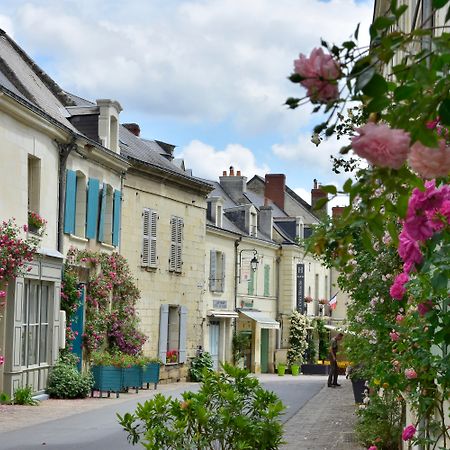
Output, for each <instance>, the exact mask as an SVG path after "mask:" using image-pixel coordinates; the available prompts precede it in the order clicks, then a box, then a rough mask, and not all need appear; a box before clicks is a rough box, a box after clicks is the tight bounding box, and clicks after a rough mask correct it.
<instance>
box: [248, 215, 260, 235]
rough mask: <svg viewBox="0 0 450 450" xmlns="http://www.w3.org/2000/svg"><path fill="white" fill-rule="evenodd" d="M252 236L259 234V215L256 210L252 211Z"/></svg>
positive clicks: (250, 231) (250, 232)
mask: <svg viewBox="0 0 450 450" xmlns="http://www.w3.org/2000/svg"><path fill="white" fill-rule="evenodd" d="M249 234H250V236H254V237H256V236H257V235H258V215H257V214H256V212H254V211H252V212H251V213H250V230H249Z"/></svg>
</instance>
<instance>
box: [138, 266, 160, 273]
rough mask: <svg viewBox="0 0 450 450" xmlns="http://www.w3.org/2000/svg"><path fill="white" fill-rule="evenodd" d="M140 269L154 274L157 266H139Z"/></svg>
mask: <svg viewBox="0 0 450 450" xmlns="http://www.w3.org/2000/svg"><path fill="white" fill-rule="evenodd" d="M141 269H142V270H144V271H145V272H155V271H156V269H158V266H141Z"/></svg>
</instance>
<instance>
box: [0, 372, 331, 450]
mask: <svg viewBox="0 0 450 450" xmlns="http://www.w3.org/2000/svg"><path fill="white" fill-rule="evenodd" d="M259 378H260V380H261V382H262V384H263V385H264V387H265V388H266V389H269V390H272V391H274V392H275V393H277V394H278V395H279V397H280V398H281V399H282V401H283V403H284V404H285V405H286V406H287V410H286V413H285V414H284V416H283V421H287V420H288V419H289V418H290V417H292V416H293V415H294V414H295V413H296V412H297V411H298V410H299V409H300V408H301V407H302V406H303V405H304V404H305V403H306V402H307V401H308V400H309V399H310V398H312V397H313V396H314V395H315V394H317V393H318V392H319V391H320V389H321V388H322V386H323V385H324V383H325V379H324V378H323V377H317V376H316V377H313V376H311V377H304V376H300V377H292V376H290V375H289V376H284V377H278V376H276V375H262V376H260V377H259ZM162 388H164V387H162ZM186 388H188V389H190V390H192V389H196V385H195V384H190V385H187V386H186V384H183V385H182V386H180V387H176V386H174V385H172V386H171V388H170V390H169V391H167V390H166V389H167V388H166V389H161V391H164V393H165V394H170V395H172V396H178V395H180V393H181V392H183V391H185V390H186ZM151 396H153V393H152V392H148V391H147V392H145V393H144V392H143V393H140V394H139V395H133V398H130V400H128V399H127V395H126V394H123V395H122V396H121V399H120V400H119V401H116V400H115V399H114V398H111V399H108V400H107V401H103V400H101V402H102V406H101V407H96V408H95V409H92V408H91V409H86V410H84V411H83V412H81V413H80V412H78V413H76V414H73V411H66V410H61V417H60V418H57V419H54V418H53V420H47V421H44V422H42V423H39V424H34V425H31V426H27V424H26V423H24V424H20V428H18V429H16V430H14V431H7V432H4V433H0V449H1V450H37V449H41V450H42V449H48V450H79V449H83V450H103V449H107V450H124V449H130V448H133V447H132V446H130V445H129V444H128V443H127V440H126V433H125V432H124V431H123V430H122V429H121V427H120V425H119V424H118V423H117V418H116V413H117V412H118V413H119V414H123V413H125V412H127V411H131V410H133V409H134V408H135V406H136V404H137V403H138V402H142V401H145V399H146V398H149V397H151ZM91 405H92V403H91ZM34 411H35V412H34V413H35V414H39V407H36V409H35V410H34ZM42 411H44V410H42ZM18 420H20V416H18ZM0 422H1V417H0ZM17 425H19V424H17ZM138 448H139V447H138Z"/></svg>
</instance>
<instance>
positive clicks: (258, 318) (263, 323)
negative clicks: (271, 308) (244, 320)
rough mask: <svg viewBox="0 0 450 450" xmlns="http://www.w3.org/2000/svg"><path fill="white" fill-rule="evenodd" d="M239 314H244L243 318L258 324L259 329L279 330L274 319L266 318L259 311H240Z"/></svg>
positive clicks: (278, 325)
mask: <svg viewBox="0 0 450 450" xmlns="http://www.w3.org/2000/svg"><path fill="white" fill-rule="evenodd" d="M239 312H240V313H241V314H244V316H247V317H248V318H249V319H252V320H254V321H255V322H258V323H259V325H260V327H261V328H276V329H278V328H280V324H279V322H277V321H276V320H274V319H271V318H270V317H267V316H266V315H265V314H266V313H263V312H261V311H249V310H246V309H244V310H240V311H239Z"/></svg>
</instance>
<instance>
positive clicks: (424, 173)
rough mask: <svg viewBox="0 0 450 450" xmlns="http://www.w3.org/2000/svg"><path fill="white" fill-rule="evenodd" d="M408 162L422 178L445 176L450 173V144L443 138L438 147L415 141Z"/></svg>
mask: <svg viewBox="0 0 450 450" xmlns="http://www.w3.org/2000/svg"><path fill="white" fill-rule="evenodd" d="M408 164H409V165H410V167H411V168H412V169H413V170H414V171H415V172H417V173H418V174H419V175H420V176H421V177H423V178H436V177H445V176H447V175H448V174H449V173H450V146H448V145H447V144H446V142H445V140H444V139H441V140H440V141H439V147H438V148H432V147H426V146H425V145H423V144H422V143H420V142H416V143H415V144H414V145H413V146H412V147H411V152H410V154H409V158H408Z"/></svg>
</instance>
